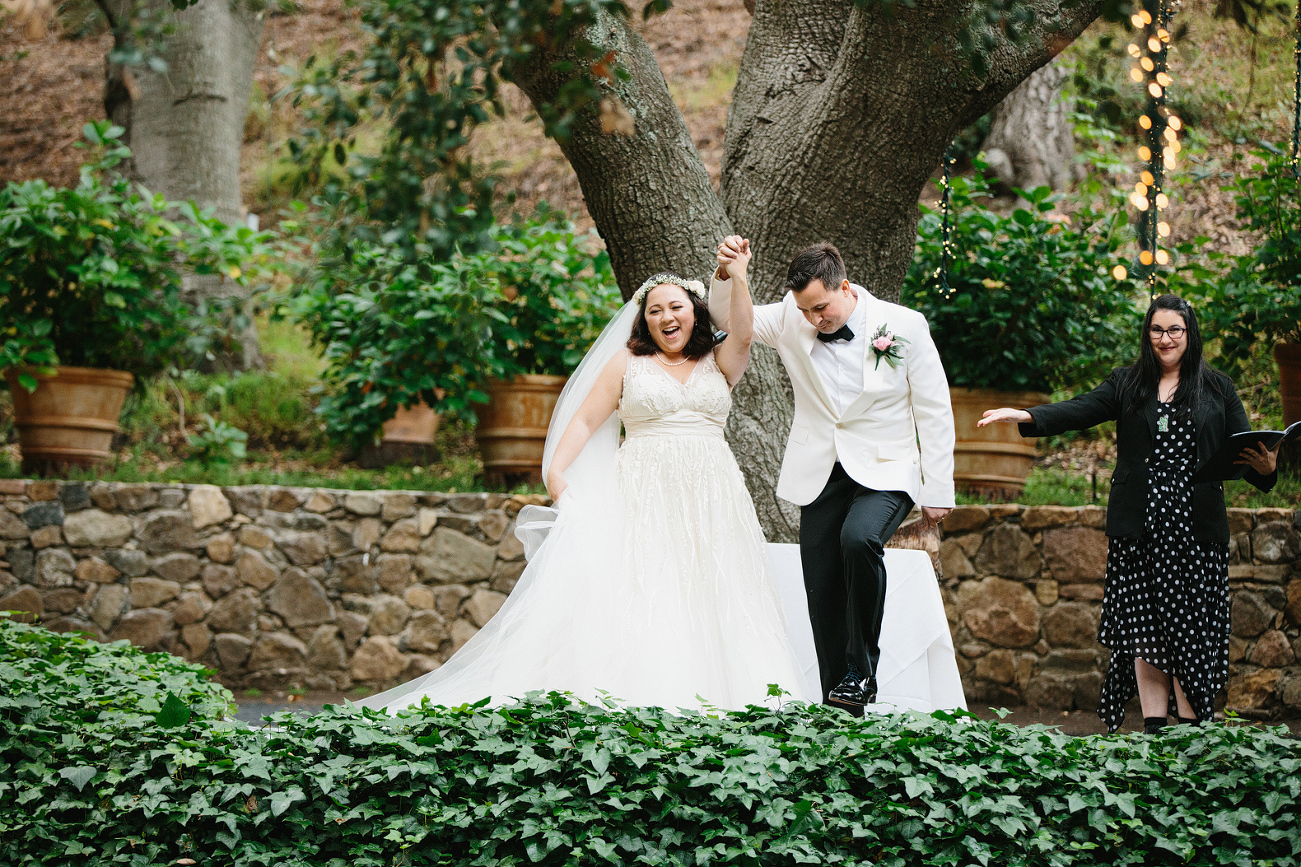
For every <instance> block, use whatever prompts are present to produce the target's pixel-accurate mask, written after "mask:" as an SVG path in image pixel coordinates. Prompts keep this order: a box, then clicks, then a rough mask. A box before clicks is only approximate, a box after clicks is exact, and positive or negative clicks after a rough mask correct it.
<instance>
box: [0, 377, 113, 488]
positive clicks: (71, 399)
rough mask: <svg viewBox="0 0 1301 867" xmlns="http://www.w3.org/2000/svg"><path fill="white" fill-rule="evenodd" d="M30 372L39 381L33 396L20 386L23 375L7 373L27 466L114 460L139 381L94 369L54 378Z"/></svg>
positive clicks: (32, 468) (37, 469) (44, 468)
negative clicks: (125, 408) (126, 406)
mask: <svg viewBox="0 0 1301 867" xmlns="http://www.w3.org/2000/svg"><path fill="white" fill-rule="evenodd" d="M28 372H29V373H31V374H32V375H33V376H35V377H36V382H37V385H36V391H33V392H30V393H29V392H28V391H27V389H25V388H23V387H22V386H21V385H19V384H18V374H19V371H17V370H6V371H5V379H6V380H8V382H9V393H10V395H12V397H13V401H14V427H16V428H18V446H19V448H20V449H21V450H22V453H23V468H24V469H25V470H28V471H35V472H47V471H49V470H57V469H58V468H59V467H65V466H82V467H88V466H92V465H94V464H97V463H100V462H102V461H105V460H108V458H109V457H110V456H112V454H113V452H112V446H113V435H114V434H116V433H117V432H118V430H119V429H120V428H119V427H118V423H117V422H118V417H119V416H120V415H121V414H122V404H123V403H124V402H125V401H126V394H127V391H129V390H130V388H131V383H132V381H133V380H134V377H133V376H132V375H131V374H129V373H126V372H124V371H121V370H100V369H98V368H93V367H56V368H54V373H52V374H50V375H48V376H47V375H43V374H39V373H36V372H35V371H28Z"/></svg>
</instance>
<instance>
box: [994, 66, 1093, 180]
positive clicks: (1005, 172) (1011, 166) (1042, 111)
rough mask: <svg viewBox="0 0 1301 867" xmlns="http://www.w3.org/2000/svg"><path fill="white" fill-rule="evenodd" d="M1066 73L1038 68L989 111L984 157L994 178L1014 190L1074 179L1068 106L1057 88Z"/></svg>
mask: <svg viewBox="0 0 1301 867" xmlns="http://www.w3.org/2000/svg"><path fill="white" fill-rule="evenodd" d="M1068 77H1069V73H1067V71H1066V70H1065V69H1062V68H1061V67H1060V66H1058V65H1057V64H1055V63H1050V64H1048V65H1047V66H1043V67H1040V68H1039V69H1038V70H1037V71H1036V72H1035V73H1034V74H1032V75H1031V76H1030V77H1029V78H1027V79H1026V80H1025V81H1023V82H1021V84H1019V85H1017V88H1016V89H1015V90H1013V91H1012V92H1011V93H1009V94H1008V95H1007V97H1006V98H1005V99H1004V100H1003V101H1002V102H1000V103H999V104H998V107H997V108H995V109H994V111H993V116H992V118H991V122H990V126H989V135H988V136H986V138H985V144H984V148H983V149H984V151H985V158H986V160H988V162H989V167H990V169H991V170H992V171H993V172H994V174H995V175H997V176H998V179H999V180H1000V181H1002V182H1003V183H1005V184H1007V185H1008V186H1009V187H1011V188H1013V189H1018V190H1033V189H1036V188H1038V187H1050V188H1052V189H1054V190H1064V189H1067V188H1068V187H1070V185H1071V184H1072V183H1073V182H1074V180H1075V179H1076V174H1077V173H1076V166H1075V135H1074V132H1073V131H1072V129H1071V108H1072V106H1071V104H1070V103H1069V102H1068V101H1067V100H1066V99H1065V97H1064V96H1063V93H1062V90H1063V87H1064V85H1065V84H1066V79H1067V78H1068Z"/></svg>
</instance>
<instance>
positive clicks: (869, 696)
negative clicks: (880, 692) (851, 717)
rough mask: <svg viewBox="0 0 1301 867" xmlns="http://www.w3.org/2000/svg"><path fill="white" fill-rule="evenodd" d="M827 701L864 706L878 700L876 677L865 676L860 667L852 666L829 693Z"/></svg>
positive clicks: (842, 704) (849, 705) (850, 705)
mask: <svg viewBox="0 0 1301 867" xmlns="http://www.w3.org/2000/svg"><path fill="white" fill-rule="evenodd" d="M827 701H828V702H830V703H831V704H838V705H841V706H843V707H862V706H863V705H865V704H871V703H872V702H874V701H876V678H875V677H874V676H868V677H863V676H862V674H860V673H859V671H858V669H856V668H850V670H849V673H848V674H846V675H845V676H844V678H843V679H842V680H841V681H840V683H838V684H836V686H835V687H833V688H832V690H831V692H829V693H827Z"/></svg>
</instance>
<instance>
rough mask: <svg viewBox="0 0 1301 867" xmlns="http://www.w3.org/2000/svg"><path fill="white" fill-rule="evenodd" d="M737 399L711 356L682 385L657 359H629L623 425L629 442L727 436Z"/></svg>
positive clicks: (621, 410) (621, 414)
mask: <svg viewBox="0 0 1301 867" xmlns="http://www.w3.org/2000/svg"><path fill="white" fill-rule="evenodd" d="M731 408H732V394H731V391H729V389H728V387H727V379H726V378H725V377H724V376H723V372H722V371H721V370H719V369H718V365H717V364H716V363H715V362H714V353H713V352H710V353H709V354H708V355H706V356H705V357H704V358H702V359H700V361H699V362H698V363H697V364H696V368H695V370H693V371H691V375H690V376H689V377H687V381H686V382H685V383H680V382H678V381H677V380H676V379H674V378H673V377H672V376H670V375H669V373H668V371H666V370H664V369H663V368H661V367H660V366H659V365H658V364H657V363H656V362H655V358H654V356H649V355H641V356H639V355H629V356H628V368H627V370H626V371H625V372H624V375H623V397H622V398H621V399H620V400H619V419H620V420H621V421H622V422H623V426H624V429H625V430H626V431H627V435H628V436H629V437H638V436H664V435H672V434H695V435H706V436H719V437H721V436H722V435H723V425H724V424H726V423H727V413H728V411H729V410H731Z"/></svg>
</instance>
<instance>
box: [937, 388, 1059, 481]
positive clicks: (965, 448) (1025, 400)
mask: <svg viewBox="0 0 1301 867" xmlns="http://www.w3.org/2000/svg"><path fill="white" fill-rule="evenodd" d="M1051 399H1052V397H1051V395H1047V394H1043V393H1042V392H1037V391H989V390H985V389H972V388H950V389H949V400H950V401H951V402H952V404H953V423H954V426H955V428H956V431H957V442H956V443H955V444H954V446H953V481H954V483H955V484H956V485H957V486H958V488H960V489H962V490H965V491H968V492H970V493H973V494H980V495H981V496H986V497H991V498H996V499H1012V498H1015V497H1016V496H1017V495H1019V494H1020V493H1021V490H1022V489H1023V488H1024V487H1025V479H1026V476H1028V475H1030V467H1031V465H1032V464H1033V463H1034V458H1035V442H1036V441H1037V440H1036V439H1035V438H1034V437H1022V436H1021V434H1020V432H1019V431H1018V429H1017V426H1016V425H1014V424H991V425H986V426H985V427H981V428H978V427H976V422H977V421H979V420H980V417H981V415H983V414H984V412H985V410H987V409H998V408H999V407H1001V406H1010V407H1014V408H1016V409H1025V408H1027V407H1031V406H1038V405H1039V404H1041V403H1047V402H1048V401H1049V400H1051Z"/></svg>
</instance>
